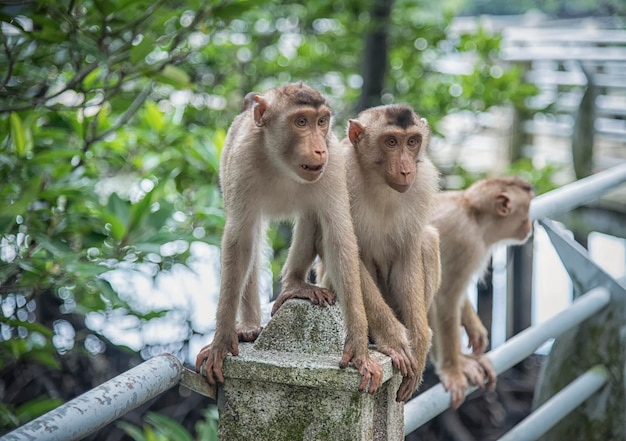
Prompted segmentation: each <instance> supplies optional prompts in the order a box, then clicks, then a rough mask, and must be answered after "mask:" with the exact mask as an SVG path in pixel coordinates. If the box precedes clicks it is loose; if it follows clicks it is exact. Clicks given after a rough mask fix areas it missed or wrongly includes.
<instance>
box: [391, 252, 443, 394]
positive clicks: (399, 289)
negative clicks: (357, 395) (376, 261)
mask: <svg viewBox="0 0 626 441" xmlns="http://www.w3.org/2000/svg"><path fill="white" fill-rule="evenodd" d="M417 247H418V245H417V244H414V247H412V249H413V252H410V253H407V255H406V256H405V258H402V259H398V260H397V261H396V262H395V264H394V266H393V267H392V271H391V280H390V282H391V289H390V292H389V293H388V295H390V296H393V301H394V304H395V305H396V309H397V310H398V312H399V313H400V315H401V321H402V323H404V324H405V325H406V328H407V330H408V333H409V339H410V343H411V347H412V349H413V356H414V357H415V360H416V362H417V371H416V372H417V375H415V377H413V378H408V377H406V378H404V379H403V380H402V384H400V388H399V389H398V393H397V395H396V400H398V401H407V400H408V399H409V398H410V397H411V395H412V394H413V393H414V392H415V390H416V389H417V387H418V386H419V383H420V382H421V380H422V373H423V371H424V368H425V366H426V358H427V356H428V351H429V349H430V345H431V337H432V332H431V330H430V327H429V325H428V316H427V312H428V311H427V305H426V293H425V286H426V283H425V262H423V261H422V259H420V258H419V257H420V256H421V253H420V252H419V249H418V248H417ZM409 248H411V247H409V246H407V249H409Z"/></svg>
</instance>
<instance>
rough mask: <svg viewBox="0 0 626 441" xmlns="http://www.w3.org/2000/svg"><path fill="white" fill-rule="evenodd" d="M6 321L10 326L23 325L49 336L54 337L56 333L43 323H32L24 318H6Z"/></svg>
mask: <svg viewBox="0 0 626 441" xmlns="http://www.w3.org/2000/svg"><path fill="white" fill-rule="evenodd" d="M5 323H6V324H7V325H9V326H14V327H18V326H21V327H23V328H26V329H27V330H29V331H31V332H39V333H41V334H43V335H46V336H48V337H52V336H53V335H54V333H53V332H52V330H51V329H48V328H46V327H45V326H44V325H42V324H41V323H30V322H25V321H22V320H15V319H5Z"/></svg>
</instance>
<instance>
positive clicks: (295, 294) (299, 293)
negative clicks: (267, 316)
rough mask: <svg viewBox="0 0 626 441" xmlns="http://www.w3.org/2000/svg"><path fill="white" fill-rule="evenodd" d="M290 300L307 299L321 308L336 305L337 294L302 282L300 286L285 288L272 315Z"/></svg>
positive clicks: (275, 303) (276, 302) (273, 308)
mask: <svg viewBox="0 0 626 441" xmlns="http://www.w3.org/2000/svg"><path fill="white" fill-rule="evenodd" d="M289 299H305V300H309V301H310V302H311V303H312V304H314V305H319V306H328V305H334V304H335V301H336V298H335V294H333V292H332V291H331V290H329V289H328V288H322V287H321V286H317V285H311V284H310V283H304V282H302V283H300V284H298V286H294V287H289V288H285V289H283V290H282V291H281V292H280V294H278V297H277V298H276V301H275V302H274V306H273V307H272V315H274V314H275V313H276V311H278V310H279V309H280V307H281V306H282V305H283V303H285V302H286V301H287V300H289Z"/></svg>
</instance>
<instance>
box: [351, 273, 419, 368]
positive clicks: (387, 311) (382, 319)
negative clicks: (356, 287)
mask: <svg viewBox="0 0 626 441" xmlns="http://www.w3.org/2000/svg"><path fill="white" fill-rule="evenodd" d="M360 268H361V290H362V291H363V302H364V304H365V314H366V315H367V322H368V326H369V330H370V335H371V336H372V339H373V340H374V342H375V343H376V349H377V350H378V351H379V352H382V353H383V354H385V355H387V356H389V357H391V360H392V363H393V366H394V367H395V368H396V369H398V370H400V372H401V373H402V376H403V377H413V376H415V375H417V374H418V373H416V369H417V364H416V361H415V358H414V357H413V355H412V353H411V345H410V344H409V339H408V337H407V330H406V328H405V327H404V325H403V324H402V323H400V321H399V320H398V319H397V318H396V316H395V314H394V312H393V310H392V309H391V307H390V306H389V305H388V304H387V302H385V300H384V299H383V296H382V294H381V293H380V291H379V290H378V287H377V286H376V283H374V280H373V279H372V276H371V275H370V273H369V271H368V270H367V268H365V264H364V263H363V261H360Z"/></svg>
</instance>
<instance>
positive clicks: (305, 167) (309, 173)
mask: <svg viewBox="0 0 626 441" xmlns="http://www.w3.org/2000/svg"><path fill="white" fill-rule="evenodd" d="M323 171H324V164H318V165H311V164H300V171H299V172H298V175H300V178H302V179H304V180H305V181H307V182H315V181H317V180H318V179H319V178H320V177H321V176H322V172H323Z"/></svg>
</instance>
